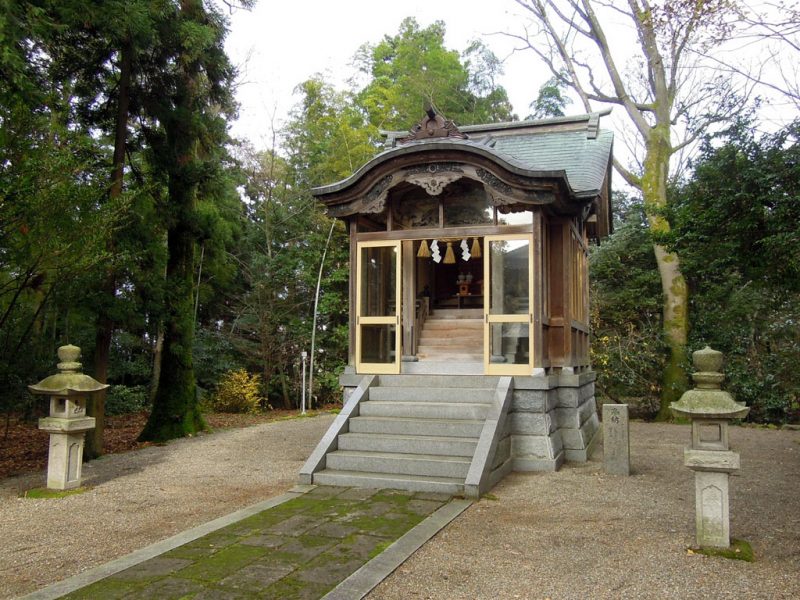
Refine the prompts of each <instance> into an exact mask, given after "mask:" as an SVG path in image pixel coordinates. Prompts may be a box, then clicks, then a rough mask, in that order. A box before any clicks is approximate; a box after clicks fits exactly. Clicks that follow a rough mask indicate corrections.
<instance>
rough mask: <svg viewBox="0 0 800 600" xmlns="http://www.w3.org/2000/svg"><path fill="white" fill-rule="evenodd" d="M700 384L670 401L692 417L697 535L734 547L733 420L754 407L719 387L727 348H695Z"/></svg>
mask: <svg viewBox="0 0 800 600" xmlns="http://www.w3.org/2000/svg"><path fill="white" fill-rule="evenodd" d="M692 359H693V363H694V368H695V369H696V372H695V373H693V374H692V379H693V380H694V382H695V388H694V389H693V390H689V391H688V392H686V393H685V394H683V396H681V399H680V400H679V401H678V402H673V403H672V404H671V405H670V408H671V409H672V412H673V414H675V415H676V416H680V417H688V418H689V419H691V421H692V444H691V446H689V447H688V448H686V449H685V450H684V453H683V462H684V464H685V465H686V466H687V467H689V468H690V469H692V470H693V471H694V472H695V513H696V539H697V545H698V546H699V547H714V548H729V547H730V517H729V512H728V496H729V495H728V478H729V476H730V473H732V472H733V471H736V470H738V469H739V454H738V453H736V452H732V451H731V449H730V444H729V443H728V426H729V424H730V422H731V420H733V419H741V418H743V417H745V416H746V415H747V413H748V412H750V409H749V408H748V407H746V406H744V404H740V403H738V402H735V401H734V400H733V397H732V396H731V395H730V394H729V393H728V392H726V391H723V390H721V389H720V384H721V383H722V380H723V379H725V375H724V374H723V373H722V352H718V351H717V350H712V349H711V348H709V347H708V346H706V347H705V348H703V349H702V350H698V351H696V352H694V353H693V354H692Z"/></svg>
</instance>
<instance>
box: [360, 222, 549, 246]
mask: <svg viewBox="0 0 800 600" xmlns="http://www.w3.org/2000/svg"><path fill="white" fill-rule="evenodd" d="M532 229H533V225H498V226H494V225H474V226H470V227H449V228H441V229H403V230H400V231H375V232H369V233H357V234H356V236H357V238H358V241H359V242H370V241H376V240H423V239H425V240H434V239H438V240H441V239H442V238H465V237H481V236H485V235H505V234H511V233H531V231H532Z"/></svg>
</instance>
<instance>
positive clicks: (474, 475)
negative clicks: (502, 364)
mask: <svg viewBox="0 0 800 600" xmlns="http://www.w3.org/2000/svg"><path fill="white" fill-rule="evenodd" d="M513 397H514V384H513V379H512V378H511V377H501V378H500V380H499V381H498V382H497V388H496V389H495V392H494V401H493V402H492V407H491V408H490V409H489V414H488V415H487V416H486V421H485V422H484V424H483V429H482V430H481V437H480V438H479V439H478V446H477V447H476V448H475V454H474V456H473V457H472V464H470V466H469V472H468V473H467V479H466V481H465V482H464V495H465V496H466V497H467V498H480V496H481V494H482V493H484V492H485V491H486V490H487V489H489V487H490V481H489V478H490V476H491V474H492V463H493V462H494V457H495V455H496V454H497V445H498V444H499V442H500V435H501V434H502V432H503V431H504V430H505V422H506V417H507V416H508V411H509V408H511V400H512V399H513Z"/></svg>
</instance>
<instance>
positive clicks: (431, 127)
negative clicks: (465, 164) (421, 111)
mask: <svg viewBox="0 0 800 600" xmlns="http://www.w3.org/2000/svg"><path fill="white" fill-rule="evenodd" d="M433 138H459V139H462V140H466V139H469V136H468V135H466V134H464V133H461V132H460V131H459V130H458V127H456V124H455V123H453V121H452V120H450V119H445V118H444V117H443V116H442V115H440V114H438V113H437V112H436V111H435V110H433V109H432V108H428V109H426V115H425V117H423V118H422V120H421V121H420V122H419V123H417V124H416V125H414V127H412V128H411V129H410V130H409V135H407V136H405V137H401V138H397V143H398V144H407V143H409V142H419V141H422V140H430V139H433Z"/></svg>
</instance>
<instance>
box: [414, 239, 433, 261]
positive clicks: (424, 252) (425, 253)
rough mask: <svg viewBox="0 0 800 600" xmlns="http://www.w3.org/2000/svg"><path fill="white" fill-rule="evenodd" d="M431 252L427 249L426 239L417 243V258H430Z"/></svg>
mask: <svg viewBox="0 0 800 600" xmlns="http://www.w3.org/2000/svg"><path fill="white" fill-rule="evenodd" d="M430 256H431V252H430V250H428V242H427V240H422V243H421V244H420V245H419V250H417V258H430Z"/></svg>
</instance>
